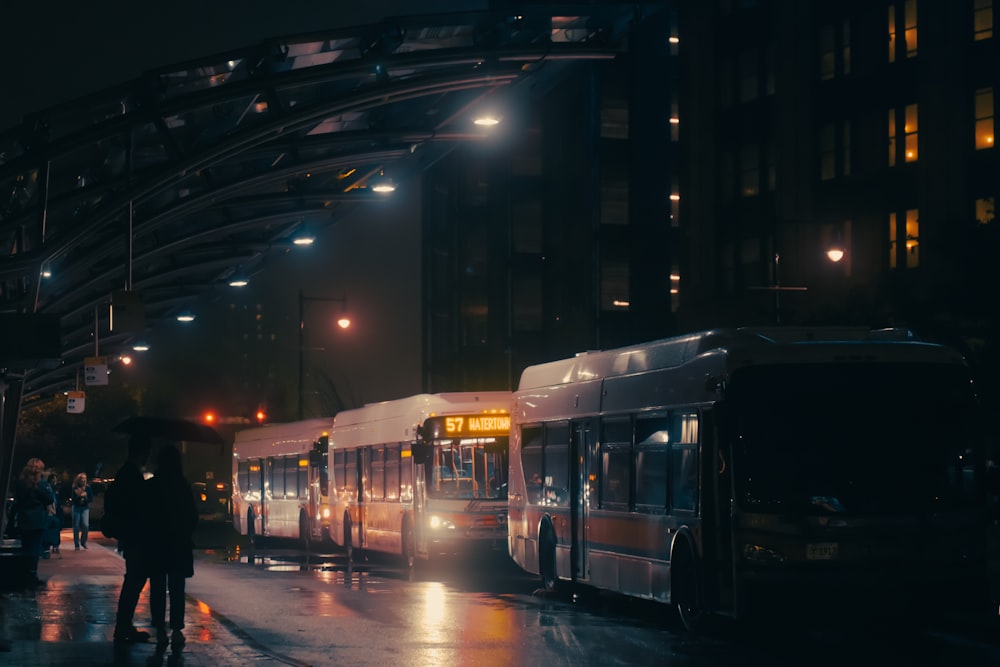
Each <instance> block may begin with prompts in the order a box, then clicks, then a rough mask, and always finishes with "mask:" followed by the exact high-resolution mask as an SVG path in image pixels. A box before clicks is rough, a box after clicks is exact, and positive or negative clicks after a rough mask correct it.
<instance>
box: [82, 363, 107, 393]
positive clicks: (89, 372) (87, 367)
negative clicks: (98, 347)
mask: <svg viewBox="0 0 1000 667" xmlns="http://www.w3.org/2000/svg"><path fill="white" fill-rule="evenodd" d="M83 382H84V384H86V385H88V386H95V385H106V384H107V383H108V358H107V357H87V358H86V359H84V360H83Z"/></svg>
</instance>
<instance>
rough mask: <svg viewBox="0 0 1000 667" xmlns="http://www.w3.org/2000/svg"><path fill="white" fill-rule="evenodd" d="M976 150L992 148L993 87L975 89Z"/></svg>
mask: <svg viewBox="0 0 1000 667" xmlns="http://www.w3.org/2000/svg"><path fill="white" fill-rule="evenodd" d="M975 108H976V150H982V149H984V148H993V144H994V133H993V89H992V88H980V89H979V90H977V91H976V103H975Z"/></svg>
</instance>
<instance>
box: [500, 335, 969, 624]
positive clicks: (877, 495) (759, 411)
mask: <svg viewBox="0 0 1000 667" xmlns="http://www.w3.org/2000/svg"><path fill="white" fill-rule="evenodd" d="M768 333H769V334H771V335H770V336H765V335H762V333H761V332H752V331H749V330H744V329H741V330H732V331H724V330H717V331H708V332H703V333H696V334H692V335H687V336H680V337H677V338H670V339H664V340H659V341H655V342H650V343H647V344H643V345H635V346H631V347H626V348H621V349H616V350H607V351H599V352H590V353H583V354H580V355H578V356H576V357H574V358H571V359H564V360H560V361H554V362H551V363H545V364H540V365H537V366H532V367H529V368H527V369H526V370H525V371H524V373H523V374H522V376H521V380H520V385H519V387H518V390H517V391H516V392H515V405H514V411H513V415H512V430H511V455H510V463H511V473H510V480H509V481H510V516H509V524H508V525H509V545H508V546H509V549H510V553H511V556H512V558H513V560H514V561H515V562H516V563H517V564H518V565H519V566H520V567H521V568H523V569H524V570H526V571H528V572H531V573H534V574H539V575H540V576H541V579H542V582H543V584H544V585H545V586H546V587H547V588H550V589H552V588H556V587H557V586H559V585H565V584H566V583H567V582H574V583H580V584H583V585H587V586H591V587H596V588H599V589H606V590H611V591H617V592H619V593H622V594H626V595H630V596H636V597H640V598H647V599H652V600H657V601H660V602H664V603H667V604H670V605H672V606H674V607H676V608H677V611H678V612H679V615H680V619H681V620H682V621H683V623H684V624H685V625H686V626H687V627H688V628H689V629H694V628H696V627H697V626H698V625H699V624H700V623H701V622H702V621H703V620H704V619H705V618H706V617H709V616H717V617H729V618H743V619H745V618H748V617H749V616H751V615H752V614H754V613H757V612H760V611H762V610H767V611H769V612H774V614H775V615H776V616H777V615H785V616H786V617H787V615H798V616H799V617H801V618H810V619H812V618H818V617H821V616H822V615H823V614H827V613H833V614H838V613H839V614H841V618H845V617H854V616H855V615H857V614H859V613H861V612H874V613H878V612H887V613H891V612H892V611H896V610H899V609H902V610H905V611H917V610H922V611H926V610H928V609H930V610H937V611H941V610H946V609H955V608H970V607H971V608H978V609H983V610H984V609H985V608H986V606H985V605H986V604H987V602H988V600H987V599H986V596H987V594H988V590H989V589H988V586H987V585H986V582H987V579H986V573H987V569H986V555H987V550H986V530H985V525H986V524H985V519H986V516H985V511H984V510H985V498H984V491H985V489H984V479H983V477H984V476H983V473H984V464H985V460H984V451H983V439H982V437H981V424H980V416H979V414H978V400H977V397H976V395H975V393H974V387H973V385H972V382H971V377H970V371H969V369H968V368H967V367H966V365H965V363H964V361H963V359H962V358H961V357H960V355H959V354H958V353H957V352H955V351H954V350H951V349H949V348H946V347H943V346H940V345H933V344H928V343H921V342H916V341H914V340H873V339H872V338H873V336H870V335H869V336H867V338H864V339H862V338H863V337H862V336H861V335H860V334H858V333H851V332H849V331H845V330H840V331H837V332H836V334H835V335H836V336H837V337H838V338H841V340H825V341H824V340H819V339H820V338H822V337H823V336H824V335H825V334H824V332H823V331H821V330H814V331H812V332H805V331H799V332H793V333H790V332H787V331H785V332H779V331H772V332H768ZM866 334H867V332H866ZM890 334H891V332H890V331H883V332H880V333H879V335H878V336H875V337H881V338H888V337H891V336H890ZM851 335H853V336H855V337H856V338H859V339H858V340H846V338H848V337H849V336H851ZM781 338H787V340H781V342H779V339H781ZM796 338H805V339H808V338H812V340H811V341H810V340H798V341H797V342H796V341H795V340H794V339H796ZM845 610H846V612H847V613H844V612H845ZM764 617H767V618H771V616H764Z"/></svg>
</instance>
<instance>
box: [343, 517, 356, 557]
mask: <svg viewBox="0 0 1000 667" xmlns="http://www.w3.org/2000/svg"><path fill="white" fill-rule="evenodd" d="M351 533H352V529H351V515H349V514H345V515H344V552H345V553H346V554H347V562H348V563H350V562H352V561H353V560H354V538H353V537H352V536H351Z"/></svg>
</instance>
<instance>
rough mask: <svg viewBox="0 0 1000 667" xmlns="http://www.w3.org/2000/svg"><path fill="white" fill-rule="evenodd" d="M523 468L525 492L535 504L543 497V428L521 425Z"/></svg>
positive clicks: (530, 501) (529, 500)
mask: <svg viewBox="0 0 1000 667" xmlns="http://www.w3.org/2000/svg"><path fill="white" fill-rule="evenodd" d="M521 468H522V469H523V470H524V484H525V493H526V495H527V497H528V502H529V503H532V504H535V503H538V501H539V500H540V499H541V497H542V428H541V427H540V426H522V427H521Z"/></svg>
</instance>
